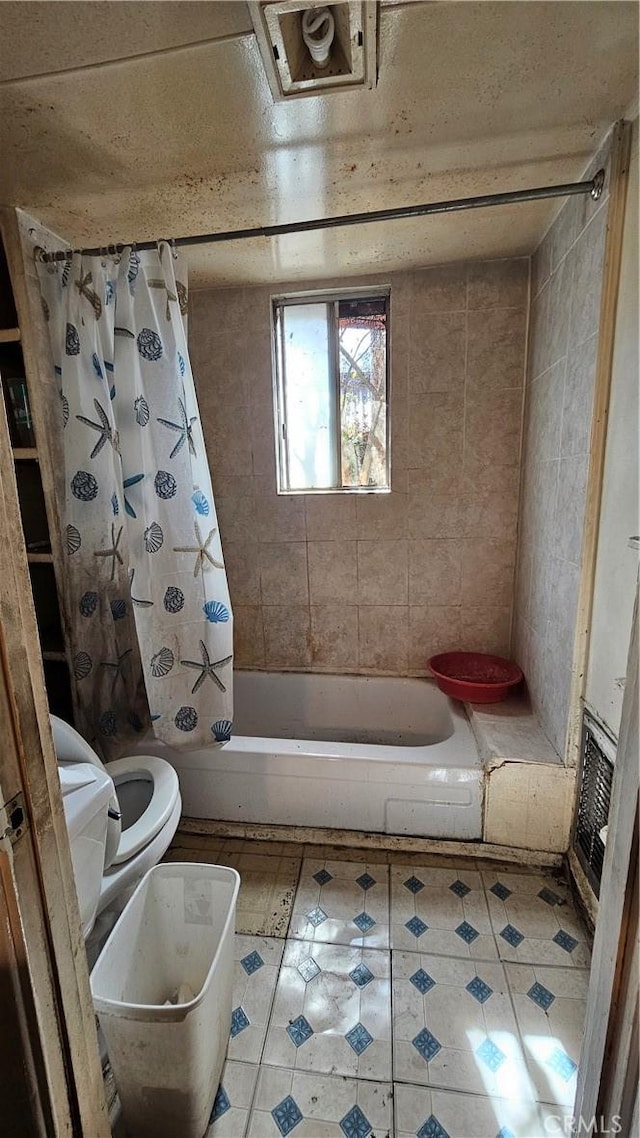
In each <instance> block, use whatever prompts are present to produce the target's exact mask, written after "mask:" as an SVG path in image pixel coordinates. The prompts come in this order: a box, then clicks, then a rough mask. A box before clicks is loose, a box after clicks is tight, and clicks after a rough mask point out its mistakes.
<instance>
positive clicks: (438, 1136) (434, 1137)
mask: <svg viewBox="0 0 640 1138" xmlns="http://www.w3.org/2000/svg"><path fill="white" fill-rule="evenodd" d="M417 1138H449V1135H448V1134H447V1131H446V1130H445V1128H444V1126H443V1125H442V1123H441V1122H439V1121H438V1119H437V1118H436V1116H435V1114H430V1115H429V1117H428V1118H427V1119H425V1121H424V1122H423V1123H422V1126H421V1127H420V1129H419V1130H418V1133H417Z"/></svg>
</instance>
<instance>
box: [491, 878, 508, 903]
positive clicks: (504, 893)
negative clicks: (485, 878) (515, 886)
mask: <svg viewBox="0 0 640 1138" xmlns="http://www.w3.org/2000/svg"><path fill="white" fill-rule="evenodd" d="M489 892H490V893H493V894H494V895H495V896H496V897H499V898H500V900H501V901H506V899H507V897H510V896H511V890H510V889H507V887H506V885H503V884H502V882H501V881H496V883H495V885H492V886H491V889H490V890H489Z"/></svg>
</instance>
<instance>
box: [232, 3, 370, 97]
mask: <svg viewBox="0 0 640 1138" xmlns="http://www.w3.org/2000/svg"><path fill="white" fill-rule="evenodd" d="M377 7H378V6H377V4H375V3H371V2H370V0H369V2H367V0H360V2H356V0H343V2H342V3H338V4H326V3H323V2H322V0H250V2H249V11H250V13H251V20H252V23H253V27H254V29H255V33H256V37H257V40H258V46H259V48H260V54H261V56H262V61H263V63H264V67H265V70H266V72H267V78H268V80H269V86H270V87H271V93H272V95H273V97H274V99H275V100H276V102H280V101H282V100H283V99H290V98H292V97H294V96H298V97H300V96H301V95H315V94H318V93H319V92H322V93H325V92H329V91H341V90H342V91H343V90H349V89H350V88H352V87H373V86H375V83H376V80H377V74H376V40H377V37H376V22H377ZM316 39H317V40H318V41H319V43H320V45H321V46H320V49H319V50H318V49H317V48H316V43H315V41H316ZM325 41H327V47H326V50H325V48H324V43H325Z"/></svg>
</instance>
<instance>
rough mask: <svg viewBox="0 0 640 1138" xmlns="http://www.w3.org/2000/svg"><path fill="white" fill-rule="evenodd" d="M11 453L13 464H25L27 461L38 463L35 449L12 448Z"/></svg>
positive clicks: (36, 449)
mask: <svg viewBox="0 0 640 1138" xmlns="http://www.w3.org/2000/svg"><path fill="white" fill-rule="evenodd" d="M12 453H13V457H14V460H15V462H26V461H27V460H28V459H31V460H34V459H35V461H36V462H37V461H38V448H37V447H14V448H13V451H12Z"/></svg>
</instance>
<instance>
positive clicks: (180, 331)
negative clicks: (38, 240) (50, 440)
mask: <svg viewBox="0 0 640 1138" xmlns="http://www.w3.org/2000/svg"><path fill="white" fill-rule="evenodd" d="M178 264H179V258H174V257H173V256H172V253H171V250H170V248H169V246H167V245H166V244H161V245H160V246H159V247H158V249H157V250H152V251H150V252H144V253H142V254H138V253H136V252H135V251H133V250H129V249H125V250H124V251H123V253H122V254H121V255H118V256H104V257H81V256H80V255H79V254H75V255H74V256H73V259H72V260H69V261H66V262H64V263H62V264H59V263H57V264H56V265H54V266H50V265H47V266H46V267H45V266H41V267H40V284H41V290H42V293H43V299H44V301H45V304H44V305H43V311H44V312H45V313H48V315H49V334H50V340H51V348H52V357H53V358H52V361H51V375H52V377H54V382H55V389H56V392H59V399H60V404H61V407H62V414H61V415H60V416H59V418H58V419H57V421H56V422H55V423H52V425H51V430H52V431H57V432H58V433H59V434H58V438H57V446H58V449H59V453H60V455H61V456H62V461H61V465H62V466H63V474H62V477H61V480H60V481H61V483H62V482H63V483H64V496H63V497H62V498H61V500H60V501H59V503H58V506H59V514H60V518H61V524H62V526H63V530H64V535H65V541H66V549H67V554H68V556H67V559H66V569H67V572H66V573H65V575H64V589H65V596H64V607H65V626H66V627H67V628H68V629H69V639H70V644H69V650H70V652H71V656H72V659H73V662H74V667H73V672H74V684H75V688H74V696H75V707H76V712H77V715H76V725H77V726H78V728H79V729H80V730H81V731H82V733H83V734H84V735H85V736H86V737H87V738H88V739H90V740H91V741H92V743H93V744H94V745H95V746H97V748H98V749H101V750H102V752H103V753H104V754H105V756H106V757H108V758H111V757H116V756H117V755H119V754H123V753H126V751H127V749H128V748H129V747H130V745H131V737H132V735H135V734H136V733H139V732H141V731H149V732H153V734H155V735H156V736H157V737H158V738H159V739H162V740H163V741H164V742H166V743H169V744H172V745H174V746H185V745H188V746H201V745H203V744H204V743H213V744H215V745H217V746H224V743H225V741H226V740H227V739H228V737H229V734H230V732H231V723H232V719H233V687H232V674H233V670H232V663H233V620H232V612H231V603H230V600H229V590H228V586H227V580H226V575H225V570H224V559H223V556H222V547H221V544H220V534H219V529H218V523H217V517H216V509H215V501H214V497H213V490H212V487H211V478H210V473H209V468H208V465H207V460H206V455H205V448H204V440H203V438H202V427H201V423H200V417H199V414H198V405H197V398H196V392H195V385H194V382H193V375H192V373H191V367H190V362H189V352H188V347H187V339H186V330H185V319H184V317H185V313H186V308H187V290H186V287H185V285H184V284H183V283H182V281H184V280H185V276H184V273H183V272H181V273H180V278H181V281H180V284H178V282H177V281H176V268H177V266H178ZM97 384H98V385H100V388H101V391H98V394H96V391H97V386H96V385H97ZM198 643H199V644H200V651H201V657H202V659H201V660H200V661H198V660H192V659H191V656H192V655H197V652H196V653H194V649H193V645H194V644H198ZM178 661H181V662H182V666H178V663H177V662H178ZM194 670H197V672H198V674H197V676H195V677H194V675H193V673H194ZM221 723H225V724H228V725H229V727H228V730H227V729H226V728H225V730H224V731H222V730H221V728H220V724H221Z"/></svg>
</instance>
